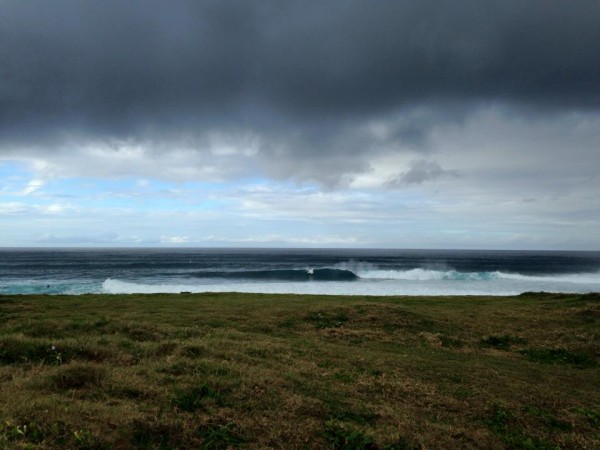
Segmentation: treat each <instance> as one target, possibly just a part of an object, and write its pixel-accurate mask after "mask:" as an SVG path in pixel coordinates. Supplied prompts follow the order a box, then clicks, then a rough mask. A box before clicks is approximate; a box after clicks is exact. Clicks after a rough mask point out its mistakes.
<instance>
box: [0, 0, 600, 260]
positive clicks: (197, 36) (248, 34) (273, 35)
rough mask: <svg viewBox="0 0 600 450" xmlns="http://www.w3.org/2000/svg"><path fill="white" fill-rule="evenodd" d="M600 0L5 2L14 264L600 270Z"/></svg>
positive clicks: (2, 109) (1, 93) (7, 183)
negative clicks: (122, 250)
mask: <svg viewBox="0 0 600 450" xmlns="http://www.w3.org/2000/svg"><path fill="white" fill-rule="evenodd" d="M598 24H600V3H599V2H598V1H597V0H590V1H585V0H563V1H561V0H556V1H548V0H539V1H532V0H515V1H512V0H502V1H481V0H472V1H471V0H463V1H434V0H419V1H403V0H369V1H367V0H320V1H318V2H306V1H285V0H273V1H271V0H261V1H255V2H250V1H247V0H237V1H235V0H231V1H230V0H214V1H210V0H206V1H204V0H190V1H174V0H170V1H168V2H166V1H153V0H144V1H141V0H140V1H134V0H132V1H126V2H124V1H122V0H102V1H95V2H81V1H78V0H73V1H68V0H53V1H47V0H28V1H18V0H0V246H12V247H14V246H232V247H236V246H253V247H264V246H293V247H298V246H300V247H397V248H493V249H573V250H575V249H583V250H587V249H593V250H599V249H600V26H599V25H598Z"/></svg>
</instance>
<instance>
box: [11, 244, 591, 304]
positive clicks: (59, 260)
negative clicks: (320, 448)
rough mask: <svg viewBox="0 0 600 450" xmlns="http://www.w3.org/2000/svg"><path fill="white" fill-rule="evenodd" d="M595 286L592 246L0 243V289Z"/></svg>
mask: <svg viewBox="0 0 600 450" xmlns="http://www.w3.org/2000/svg"><path fill="white" fill-rule="evenodd" d="M531 290H536V291H539V290H545V291H559V292H591V291H598V290H600V252H533V251H467V250H358V249H357V250H349V249H339V250H332V249H110V250H108V249H106V250H104V249H103V250H83V249H78V250H57V249H52V250H50V249H47V250H41V249H4V250H0V293H3V294H15V293H49V294H58V293H76V294H78V293H88V292H94V293H128V292H180V291H193V292H203V291H243V292H296V293H321V294H360V295H364V294H376V295H401V294H411V295H415V294H416V295H419V294H427V295H430V294H435V295H447V294H490V295H506V294H517V293H520V292H524V291H531Z"/></svg>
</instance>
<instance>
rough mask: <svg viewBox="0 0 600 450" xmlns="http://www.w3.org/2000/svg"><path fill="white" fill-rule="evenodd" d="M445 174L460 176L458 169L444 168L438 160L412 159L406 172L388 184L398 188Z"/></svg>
mask: <svg viewBox="0 0 600 450" xmlns="http://www.w3.org/2000/svg"><path fill="white" fill-rule="evenodd" d="M443 176H458V173H457V172H456V171H451V170H444V169H443V168H442V166H440V165H439V163H438V162H437V161H428V160H425V159H420V160H416V161H412V162H411V163H410V167H409V169H408V170H407V171H406V172H403V173H402V174H400V175H398V176H397V177H395V178H394V179H392V180H390V181H388V182H387V183H386V186H388V187H390V188H398V187H403V186H406V185H410V184H422V183H424V182H426V181H431V180H435V179H438V178H441V177H443Z"/></svg>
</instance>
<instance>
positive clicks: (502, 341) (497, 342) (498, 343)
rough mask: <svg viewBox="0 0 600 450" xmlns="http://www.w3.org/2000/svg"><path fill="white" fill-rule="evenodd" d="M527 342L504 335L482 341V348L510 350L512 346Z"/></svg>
mask: <svg viewBox="0 0 600 450" xmlns="http://www.w3.org/2000/svg"><path fill="white" fill-rule="evenodd" d="M525 343H526V340H525V339H523V338H520V337H516V336H510V335H508V334H503V335H501V336H488V337H486V338H483V339H482V340H481V341H480V344H481V346H482V347H488V348H495V349H497V350H509V349H510V347H511V346H512V345H520V344H525Z"/></svg>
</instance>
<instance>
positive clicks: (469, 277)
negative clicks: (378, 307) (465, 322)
mask: <svg viewBox="0 0 600 450" xmlns="http://www.w3.org/2000/svg"><path fill="white" fill-rule="evenodd" d="M357 276H358V277H359V278H363V279H372V280H406V281H434V280H460V281H489V280H515V281H536V282H557V283H585V284H600V273H574V274H561V275H523V274H518V273H505V272H499V271H494V272H458V271H456V270H444V271H441V270H428V269H410V270H365V271H358V273H357Z"/></svg>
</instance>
